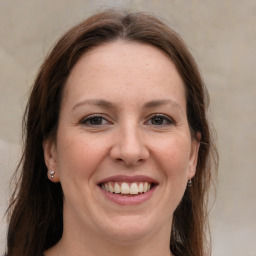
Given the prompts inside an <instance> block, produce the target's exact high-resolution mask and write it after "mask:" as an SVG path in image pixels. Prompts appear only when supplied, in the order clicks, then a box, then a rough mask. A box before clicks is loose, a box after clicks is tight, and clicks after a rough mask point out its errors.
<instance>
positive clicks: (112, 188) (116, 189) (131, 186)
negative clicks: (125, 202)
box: [101, 181, 152, 195]
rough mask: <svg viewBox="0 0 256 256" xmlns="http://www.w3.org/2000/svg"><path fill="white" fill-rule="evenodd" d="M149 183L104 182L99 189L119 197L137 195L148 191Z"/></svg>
mask: <svg viewBox="0 0 256 256" xmlns="http://www.w3.org/2000/svg"><path fill="white" fill-rule="evenodd" d="M151 185H152V183H151V182H147V181H146V182H132V183H128V182H106V183H102V184H101V188H102V189H104V190H105V191H107V192H110V193H115V194H121V195H138V194H141V193H146V192H148V191H149V190H150V188H151Z"/></svg>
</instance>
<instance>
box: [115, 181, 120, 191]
mask: <svg viewBox="0 0 256 256" xmlns="http://www.w3.org/2000/svg"><path fill="white" fill-rule="evenodd" d="M114 193H116V194H119V193H121V189H120V186H119V184H118V183H117V182H115V186H114Z"/></svg>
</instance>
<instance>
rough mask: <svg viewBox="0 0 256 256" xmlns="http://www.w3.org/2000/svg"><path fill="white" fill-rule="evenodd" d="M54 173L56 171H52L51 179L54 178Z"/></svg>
mask: <svg viewBox="0 0 256 256" xmlns="http://www.w3.org/2000/svg"><path fill="white" fill-rule="evenodd" d="M54 173H55V171H50V175H51V179H53V178H54Z"/></svg>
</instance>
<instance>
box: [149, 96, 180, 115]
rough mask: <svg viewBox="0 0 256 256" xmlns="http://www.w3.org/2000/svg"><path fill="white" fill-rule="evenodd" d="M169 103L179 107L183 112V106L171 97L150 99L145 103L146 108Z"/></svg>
mask: <svg viewBox="0 0 256 256" xmlns="http://www.w3.org/2000/svg"><path fill="white" fill-rule="evenodd" d="M167 104H171V105H172V106H173V107H174V108H177V109H178V110H179V111H181V112H182V113H183V110H182V108H181V106H180V105H179V104H178V103H177V102H175V101H173V100H170V99H168V100H152V101H149V102H147V103H145V104H144V108H154V107H159V106H163V105H167Z"/></svg>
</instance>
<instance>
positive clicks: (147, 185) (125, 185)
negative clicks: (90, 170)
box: [98, 175, 158, 205]
mask: <svg viewBox="0 0 256 256" xmlns="http://www.w3.org/2000/svg"><path fill="white" fill-rule="evenodd" d="M157 185H158V182H157V181H156V180H155V179H152V178H150V177H148V176H144V175H136V176H127V175H117V176H112V177H108V178H106V179H104V180H101V181H100V182H99V183H98V186H99V188H100V190H101V192H102V193H103V195H104V196H105V198H107V199H108V200H110V201H112V202H114V203H116V204H120V205H136V204H141V203H144V202H146V201H148V200H149V199H150V198H151V197H152V196H153V194H154V191H155V190H156V187H157Z"/></svg>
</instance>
